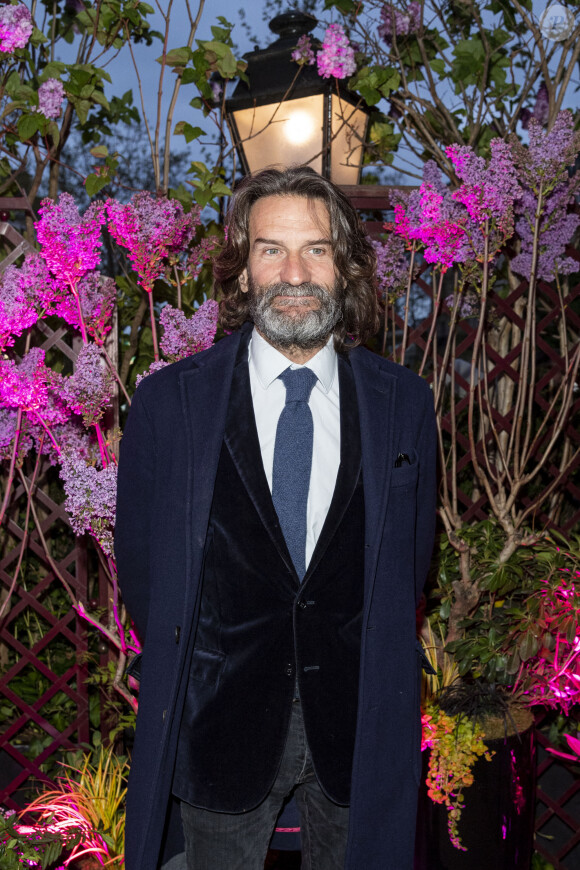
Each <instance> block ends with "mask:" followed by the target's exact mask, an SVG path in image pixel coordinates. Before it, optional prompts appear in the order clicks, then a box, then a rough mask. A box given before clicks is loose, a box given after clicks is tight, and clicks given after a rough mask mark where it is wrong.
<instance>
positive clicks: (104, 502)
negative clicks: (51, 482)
mask: <svg viewBox="0 0 580 870" xmlns="http://www.w3.org/2000/svg"><path fill="white" fill-rule="evenodd" d="M60 476H61V479H62V481H63V484H64V491H65V493H66V496H67V497H66V500H65V502H64V507H65V510H66V511H67V512H68V513H69V515H70V521H71V526H72V528H73V531H74V532H75V533H76V534H77V535H82V534H83V533H84V532H90V533H91V534H92V535H93V536H94V537H95V538H96V539H97V541H98V542H99V544H100V545H101V547H102V549H103V551H104V552H105V553H106V554H107V555H109V556H112V555H113V527H114V523H115V507H116V497H117V466H116V465H114V464H113V463H111V465H108V466H107V467H106V468H96V467H95V466H94V465H87V462H86V460H85V458H84V457H83V456H79V455H76V454H75V453H69V452H68V451H67V452H66V453H63V456H62V460H61V469H60Z"/></svg>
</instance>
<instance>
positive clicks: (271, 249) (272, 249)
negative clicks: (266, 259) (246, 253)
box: [264, 248, 280, 254]
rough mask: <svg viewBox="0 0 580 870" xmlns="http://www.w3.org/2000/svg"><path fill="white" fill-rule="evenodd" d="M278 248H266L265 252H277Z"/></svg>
mask: <svg viewBox="0 0 580 870" xmlns="http://www.w3.org/2000/svg"><path fill="white" fill-rule="evenodd" d="M279 250H280V248H266V250H265V251H264V253H265V254H277V253H278V251H279Z"/></svg>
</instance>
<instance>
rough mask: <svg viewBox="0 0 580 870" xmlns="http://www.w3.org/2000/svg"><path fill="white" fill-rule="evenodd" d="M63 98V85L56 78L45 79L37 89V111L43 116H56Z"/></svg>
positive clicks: (58, 113)
mask: <svg viewBox="0 0 580 870" xmlns="http://www.w3.org/2000/svg"><path fill="white" fill-rule="evenodd" d="M63 99H64V87H63V85H62V82H59V80H58V79H47V81H45V82H43V83H42V84H41V86H40V87H39V89H38V111H39V112H40V113H41V114H43V115H44V117H45V118H58V116H59V115H60V107H61V105H62V101H63Z"/></svg>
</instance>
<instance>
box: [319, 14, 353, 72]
mask: <svg viewBox="0 0 580 870" xmlns="http://www.w3.org/2000/svg"><path fill="white" fill-rule="evenodd" d="M316 63H317V64H318V74H319V75H321V76H322V78H323V79H328V78H330V76H334V77H335V78H337V79H345V78H347V76H351V75H353V73H354V72H355V71H356V63H355V59H354V51H353V49H352V48H351V46H350V43H349V41H348V37H347V36H346V34H345V32H344V30H343V28H342V25H340V24H331V25H329V27H327V29H326V33H325V34H324V40H323V42H322V48H321V49H320V51H319V52H318V54H317V55H316Z"/></svg>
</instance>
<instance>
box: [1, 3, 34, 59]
mask: <svg viewBox="0 0 580 870" xmlns="http://www.w3.org/2000/svg"><path fill="white" fill-rule="evenodd" d="M31 35H32V18H31V15H30V12H29V11H28V9H27V8H26V6H24V4H23V3H19V4H18V5H17V6H12V5H7V6H2V7H1V8H0V51H3V52H5V53H6V54H11V53H12V52H13V51H14V50H15V49H17V48H24V47H25V45H26V43H27V42H28V40H29V39H30V37H31Z"/></svg>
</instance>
